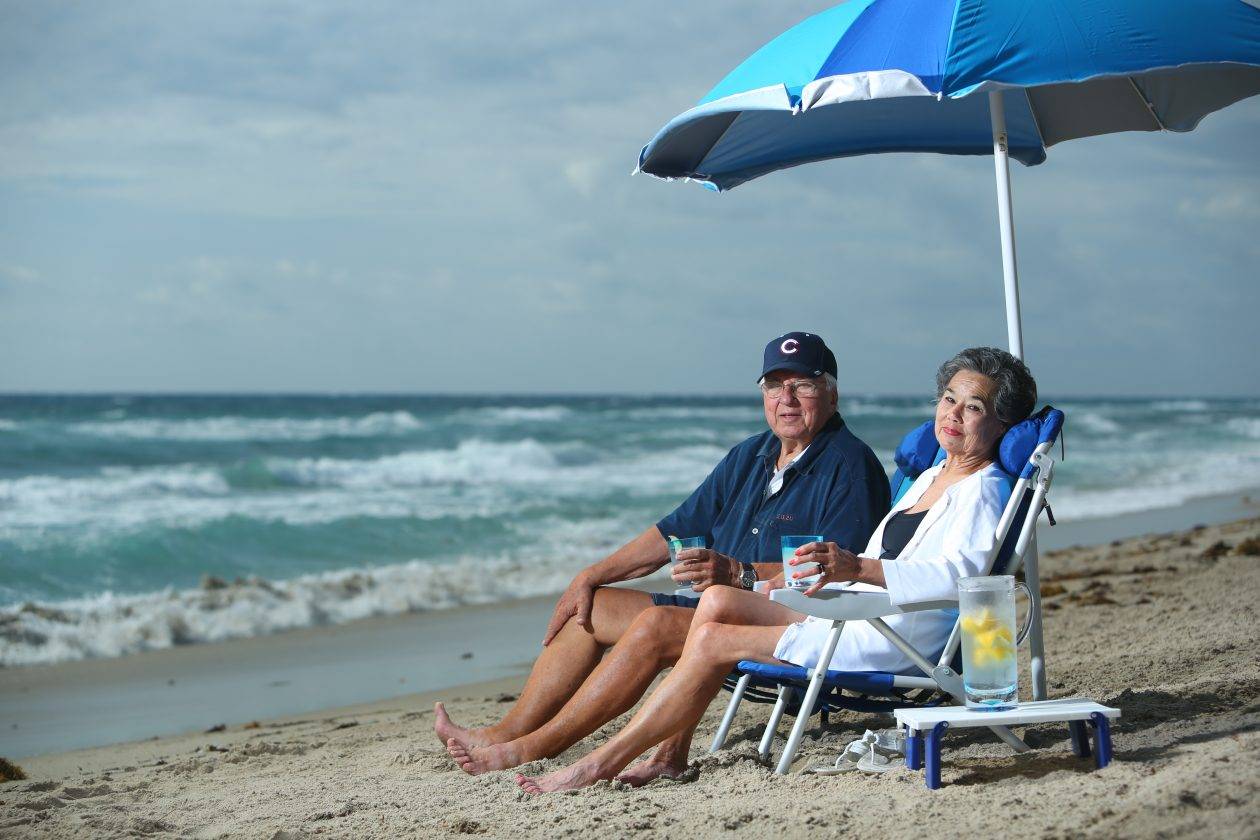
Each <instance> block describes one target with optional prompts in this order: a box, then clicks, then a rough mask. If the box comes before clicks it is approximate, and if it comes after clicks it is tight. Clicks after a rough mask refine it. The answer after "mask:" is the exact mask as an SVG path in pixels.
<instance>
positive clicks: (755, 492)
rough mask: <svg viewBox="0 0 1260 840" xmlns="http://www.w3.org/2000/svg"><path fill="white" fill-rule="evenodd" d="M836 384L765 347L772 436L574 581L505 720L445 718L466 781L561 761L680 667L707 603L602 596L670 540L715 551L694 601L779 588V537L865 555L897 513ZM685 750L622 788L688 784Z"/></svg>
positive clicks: (823, 372)
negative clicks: (665, 780)
mask: <svg viewBox="0 0 1260 840" xmlns="http://www.w3.org/2000/svg"><path fill="white" fill-rule="evenodd" d="M835 377H836V359H835V356H834V355H833V354H832V352H831V350H829V349H828V348H827V345H826V344H825V343H824V342H823V340H822V339H821V338H819V337H818V336H816V335H812V334H810V333H801V332H793V333H787V334H786V335H782V336H779V337H778V338H776V339H774V340H773V341H771V342H770V343H769V344H767V345H766V349H765V353H764V358H763V364H762V371H761V377H760V379H759V380H758V382H759V384H760V386H761V392H762V400H763V403H764V407H765V413H766V422H767V423H768V424H769V426H770V428H769V430H768V431H765V432H762V433H761V434H758V435H754V436H753V437H750V438H748V439H747V440H745V441H744V442H743V443H740V444H739V445H738V446H736V447H735V448H734V449H732V450H731V451H730V452H729V453H728V454H727V455H726V457H725V458H723V459H722V461H721V463H719V464H718V465H717V467H715V468H714V470H713V472H711V473H710V474H709V476H708V478H706V479H705V480H704V482H703V483H702V484H701V485H700V486H699V487H698V488H696V490H695V492H693V493H692V494H691V496H690V497H689V498H688V499H687V500H686V501H685V502H683V503H682V504H681V505H679V506H678V508H677V509H676V510H674V512H673V513H671V514H669V515H668V516H666V517H665V518H664V519H662V520H661V521H660V522H658V523H657V524H656V525H654V526H652V527H650V528H648V529H647V530H646V531H644V532H643V533H642V534H640V535H639V536H637V537H635V538H634V539H633V540H631V541H630V542H629V543H627V544H626V545H624V546H622V547H621V548H620V549H618V550H617V551H615V552H613V553H612V554H611V555H609V556H608V557H607V558H605V559H604V560H602V561H600V562H598V563H595V564H594V565H592V566H589V567H588V568H586V569H584V570H583V571H582V572H580V573H579V574H578V575H577V577H575V578H574V579H573V582H572V583H570V584H569V588H568V589H567V590H566V591H565V593H564V594H563V595H562V596H561V598H560V601H559V603H558V604H557V605H556V608H555V612H554V613H553V614H552V617H551V622H550V623H549V624H548V625H547V630H546V633H545V635H544V637H543V646H544V650H543V652H542V655H541V656H539V658H538V660H537V661H536V662H535V664H534V668H533V671H532V672H531V674H530V676H529V680H528V681H527V682H526V684H525V689H524V690H523V691H522V693H521V696H520V699H519V700H518V701H517V702H516V705H515V706H514V707H513V708H512V710H511V711H510V712H508V714H507V715H506V716H505V717H504V718H503V720H501V721H500V722H499V723H497V724H494V725H492V726H488V727H484V728H481V729H466V728H463V727H460V726H457V725H455V724H454V723H453V722H452V721H451V719H450V718H449V717H448V716H447V714H446V710H445V709H444V708H443V706H442V704H441V703H438V704H437V706H436V707H435V710H434V711H435V714H436V720H435V724H434V729H435V731H436V733H437V735H438V737H439V738H440V739H441V740H442V741H443V743H445V744H446V746H447V750H448V751H449V752H450V754H451V756H452V757H453V758H454V759H455V760H456V761H457V762H458V763H459V765H460V766H461V767H462V768H463V769H464V770H466V771H467V772H469V773H474V774H476V773H484V772H487V771H489V770H499V769H505V768H508V767H515V766H517V765H519V764H523V763H525V762H527V761H532V760H534V759H537V758H544V757H551V756H555V755H558V754H559V753H561V752H563V751H564V750H565V749H567V748H568V747H570V746H572V745H573V744H575V743H577V741H579V740H580V739H581V738H583V737H585V736H586V735H588V734H590V733H591V732H593V731H595V730H596V729H597V728H598V727H600V726H602V725H603V724H604V723H607V722H608V721H609V720H612V719H613V718H614V717H616V716H617V715H619V714H621V713H623V712H625V711H627V710H628V709H630V708H631V707H632V706H633V705H634V704H635V703H636V702H637V701H638V699H639V698H640V697H642V696H643V693H644V692H645V691H646V690H647V688H648V686H649V685H650V684H651V682H652V680H653V679H655V677H656V675H657V674H659V673H660V672H661V671H662V670H664V669H665V668H668V667H670V666H672V665H673V664H674V663H675V662H676V661H677V660H678V657H679V656H680V655H681V653H682V648H683V643H684V641H685V640H686V638H687V630H688V628H689V626H690V624H691V619H692V616H693V615H694V614H695V609H694V608H695V606H696V604H697V603H698V599H696V598H689V597H681V596H676V595H666V594H651V595H649V594H648V593H645V592H639V591H636V590H632V589H622V588H610V587H608V586H607V584H610V583H614V582H617V581H625V580H632V579H634V578H639V577H643V576H645V575H648V574H651V573H652V572H654V571H656V570H657V569H659V568H660V567H661V566H662V565H664V564H665V563H666V562H668V561H669V550H668V543H667V537H669V536H671V535H677V536H680V537H692V536H704V537H706V539H707V544H708V545H710V546H712V548H709V549H692V550H689V551H683V552H680V553H679V555H678V558H679V562H678V564H677V565H676V566H675V569H674V580H675V581H676V582H678V583H683V584H691V585H692V587H693V589H695V590H696V591H698V592H701V591H703V590H705V589H707V588H708V587H710V586H716V585H724V586H735V587H741V588H744V589H752V588H753V585H754V583H755V582H756V581H757V580H765V579H770V578H774V577H778V576H781V574H782V563H781V558H780V547H779V538H780V537H781V536H787V535H809V534H821V535H823V536H825V538H826V539H827V540H828V541H831V542H835V543H837V544H838V545H840V546H843V547H845V548H847V549H849V550H851V551H857V550H860V549H861V548H862V546H864V545H865V544H866V541H867V539H868V538H869V537H870V534H871V531H872V530H873V529H874V527H875V525H876V524H877V523H878V522H879V521H880V520H881V519H882V518H883V516H884V514H885V513H886V512H887V510H888V505H889V493H888V480H887V477H886V476H885V475H884V471H883V468H882V467H881V466H880V463H879V460H878V459H877V458H876V457H875V455H874V453H873V452H871V450H870V447H868V446H867V445H866V444H865V443H863V442H862V441H861V440H859V439H858V438H857V437H855V436H854V435H853V433H852V432H850V431H849V429H848V428H847V427H846V426H845V423H844V420H843V419H841V417H840V415H839V413H838V412H837V409H836V406H837V400H838V396H837V389H836V378H835ZM689 748H690V733H689V732H688V733H685V734H683V735H681V736H679V737H676V738H673V739H671V740H670V741H667V742H665V743H664V744H662V745H661V748H660V750H658V752H657V754H656V756H655V757H654V758H653V760H652V761H650V762H647V763H646V764H640V765H638V766H637V767H636V768H634V770H633V772H634V773H636V774H637V775H636V777H635V778H628V779H627V781H630V782H632V783H642V782H643V781H646V780H647V779H648V778H652V777H655V776H656V775H660V774H662V773H665V774H670V773H677V772H679V771H681V770H682V769H684V768H685V767H686V764H687V752H688V749H689Z"/></svg>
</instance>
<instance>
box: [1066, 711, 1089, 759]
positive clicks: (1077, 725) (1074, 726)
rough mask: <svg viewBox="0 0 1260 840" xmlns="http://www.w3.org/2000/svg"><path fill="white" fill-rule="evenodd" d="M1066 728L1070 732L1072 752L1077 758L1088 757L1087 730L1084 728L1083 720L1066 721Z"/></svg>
mask: <svg viewBox="0 0 1260 840" xmlns="http://www.w3.org/2000/svg"><path fill="white" fill-rule="evenodd" d="M1068 730H1069V731H1070V732H1071V733H1072V752H1074V753H1076V755H1077V757H1078V758H1089V731H1088V730H1087V729H1086V728H1085V721H1083V720H1072V721H1068Z"/></svg>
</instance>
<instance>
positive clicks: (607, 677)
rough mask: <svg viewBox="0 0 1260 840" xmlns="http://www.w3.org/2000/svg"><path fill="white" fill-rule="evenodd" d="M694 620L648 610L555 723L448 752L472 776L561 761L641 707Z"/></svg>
mask: <svg viewBox="0 0 1260 840" xmlns="http://www.w3.org/2000/svg"><path fill="white" fill-rule="evenodd" d="M695 615H696V610H694V609H690V608H686V607H652V608H650V609H647V610H644V611H643V612H641V613H639V615H638V617H637V618H635V620H634V621H633V622H632V623H631V624H630V627H629V628H628V629H627V630H626V632H625V633H624V634H623V635H622V637H621V639H620V640H619V641H618V642H617V644H616V645H614V646H613V648H612V650H610V651H608V653H607V654H605V655H604V658H603V661H601V662H600V663H599V665H598V666H597V667H596V668H595V669H594V671H593V672H592V673H591V675H590V677H589V678H588V679H587V680H586V681H585V682H584V683H582V686H581V688H580V689H579V690H578V691H577V692H576V693H575V694H573V695H572V697H571V699H569V701H568V702H567V703H565V704H564V706H563V708H561V709H560V710H559V711H558V712H557V713H556V714H555V716H554V717H552V718H551V720H549V721H547V722H546V723H545V724H543V725H542V726H540V727H538V728H537V729H535V730H534V731H532V732H528V733H526V734H524V735H522V736H521V737H519V738H515V739H513V740H510V741H505V742H503V743H495V744H485V745H482V746H476V745H469V744H467V743H464V742H463V741H462V739H460V738H459V736H458V735H455V736H452V737H451V738H449V739H448V740H447V742H446V744H447V751H448V752H449V753H450V754H451V758H453V759H455V762H456V763H457V764H459V766H460V767H461V768H463V770H464V771H465V772H467V773H471V774H473V775H478V774H480V773H486V772H489V771H491V770H503V769H506V768H508V767H516V766H518V765H521V764H524V763H526V762H527V761H533V760H535V759H539V758H552V757H554V756H557V755H559V754H560V753H562V752H564V751H565V750H567V749H568V748H569V747H571V746H573V745H574V744H576V743H577V742H578V741H580V740H582V739H583V738H585V737H586V736H587V735H589V734H591V733H592V732H594V731H595V730H596V729H598V728H599V727H601V726H603V725H604V724H605V723H607V722H608V721H610V720H612V719H613V718H615V717H617V716H618V715H620V714H622V713H624V712H626V711H629V709H630V708H631V707H633V706H634V704H635V703H637V702H639V698H641V697H642V696H643V693H644V692H645V691H647V689H648V686H650V685H651V684H652V680H654V679H656V675H657V674H659V673H660V672H661V671H663V670H665V669H666V668H668V667H670V666H672V665H673V664H674V663H675V662H677V661H678V657H679V655H680V654H681V653H682V649H683V643H684V642H685V641H686V639H687V630H688V628H689V627H690V626H691V620H692V618H694V617H695ZM553 644H554V642H553ZM684 760H685V759H684Z"/></svg>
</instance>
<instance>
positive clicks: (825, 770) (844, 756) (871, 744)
mask: <svg viewBox="0 0 1260 840" xmlns="http://www.w3.org/2000/svg"><path fill="white" fill-rule="evenodd" d="M905 754H906V736H905V733H904V732H902V731H901V730H900V729H880V730H878V731H874V732H872V731H871V730H869V729H868V730H866V733H865V734H864V735H863V736H862V737H861V738H859V739H857V740H856V741H854V742H852V743H851V744H849V745H848V746H847V747H845V748H844V752H842V753H840V755H839V757H837V758H836V763H835V764H834V765H833V766H831V767H828V766H826V765H821V766H818V767H809V768H807V769H806V770H805V772H806V773H813V774H814V775H816V776H838V775H840V774H841V773H849V772H851V771H853V770H863V771H866V772H867V773H886V772H888V771H889V770H892V769H893V768H894V767H897V766H898V765H899V764H900V760H901V759H903V758H905Z"/></svg>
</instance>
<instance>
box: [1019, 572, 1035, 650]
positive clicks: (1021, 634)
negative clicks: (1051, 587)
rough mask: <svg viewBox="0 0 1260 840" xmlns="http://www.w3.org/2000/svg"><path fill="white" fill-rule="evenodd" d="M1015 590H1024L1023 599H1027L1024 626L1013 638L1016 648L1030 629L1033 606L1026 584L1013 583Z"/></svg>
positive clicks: (1020, 582)
mask: <svg viewBox="0 0 1260 840" xmlns="http://www.w3.org/2000/svg"><path fill="white" fill-rule="evenodd" d="M1015 588H1016V589H1022V590H1024V597H1025V598H1027V599H1028V615H1026V616H1024V626H1023V627H1021V628H1020V631H1019V635H1017V636H1016V637H1015V646H1016V647H1018V646H1019V645H1022V644H1023V643H1024V639H1026V638H1028V631H1029V630H1031V629H1032V619H1033V605H1032V592H1030V591H1028V584H1026V583H1024V582H1023V581H1015Z"/></svg>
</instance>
